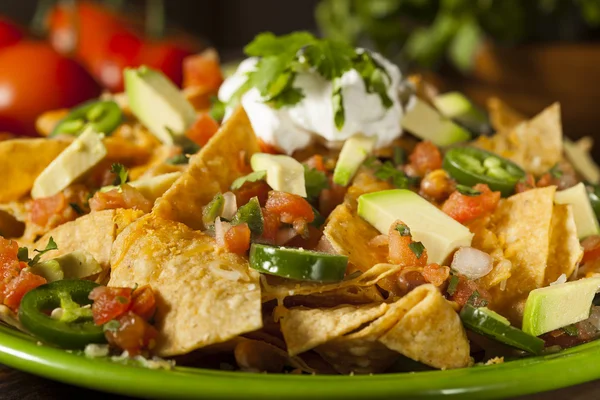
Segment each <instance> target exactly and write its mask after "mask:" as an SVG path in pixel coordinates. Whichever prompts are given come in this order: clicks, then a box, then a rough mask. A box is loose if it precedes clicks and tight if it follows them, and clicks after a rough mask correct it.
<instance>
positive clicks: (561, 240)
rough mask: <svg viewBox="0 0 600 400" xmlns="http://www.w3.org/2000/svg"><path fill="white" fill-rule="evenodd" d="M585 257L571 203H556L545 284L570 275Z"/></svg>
mask: <svg viewBox="0 0 600 400" xmlns="http://www.w3.org/2000/svg"><path fill="white" fill-rule="evenodd" d="M581 257H583V249H582V248H581V245H580V244H579V239H578V237H577V228H576V226H575V218H574V217H573V207H572V206H571V205H570V204H555V205H554V211H553V213H552V225H551V231H550V253H549V254H548V266H547V267H546V276H545V278H544V283H545V285H544V286H547V285H549V284H550V283H552V282H554V281H556V280H557V279H558V277H559V276H561V275H562V274H565V275H566V276H567V278H568V277H570V276H571V275H572V274H573V271H575V268H576V267H577V265H578V264H579V261H580V260H581Z"/></svg>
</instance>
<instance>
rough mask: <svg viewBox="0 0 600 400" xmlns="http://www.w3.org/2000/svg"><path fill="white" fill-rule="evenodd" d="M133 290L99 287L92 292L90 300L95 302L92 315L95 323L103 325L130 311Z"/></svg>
mask: <svg viewBox="0 0 600 400" xmlns="http://www.w3.org/2000/svg"><path fill="white" fill-rule="evenodd" d="M131 292H132V290H131V289H130V288H118V287H107V286H99V287H97V288H95V289H94V290H92V291H91V293H90V296H89V299H90V300H93V301H94V303H93V304H92V313H93V315H94V323H95V324H96V325H102V324H105V323H107V322H108V321H111V320H113V319H117V318H119V317H120V316H121V315H123V314H125V313H126V312H127V311H129V309H130V307H131V298H132V293H131Z"/></svg>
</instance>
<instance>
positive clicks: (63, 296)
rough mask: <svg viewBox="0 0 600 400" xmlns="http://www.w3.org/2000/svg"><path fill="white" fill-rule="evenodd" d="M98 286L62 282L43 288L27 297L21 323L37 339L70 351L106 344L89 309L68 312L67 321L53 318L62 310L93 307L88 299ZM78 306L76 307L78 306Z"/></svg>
mask: <svg viewBox="0 0 600 400" xmlns="http://www.w3.org/2000/svg"><path fill="white" fill-rule="evenodd" d="M96 286H98V285H97V284H96V283H94V282H91V281H83V280H62V281H55V282H52V283H48V284H45V285H42V286H39V287H37V288H35V289H33V290H32V291H30V292H28V293H27V294H26V295H25V296H23V300H21V305H20V306H19V320H20V321H21V323H22V324H23V326H24V327H25V328H26V329H27V330H28V331H29V332H30V333H32V334H33V335H34V336H36V337H38V338H39V339H41V340H42V341H44V342H47V343H50V344H54V345H57V346H60V347H63V348H66V349H81V348H84V347H85V346H86V345H88V344H90V343H105V342H106V339H105V337H104V331H103V327H102V326H97V325H95V324H94V321H93V320H92V318H91V313H88V312H85V311H86V310H88V309H86V308H75V309H67V310H65V311H66V313H65V314H68V315H65V317H64V318H53V317H51V316H50V312H51V311H52V310H54V309H56V308H58V307H65V304H66V305H67V306H68V307H77V306H83V305H88V304H91V303H92V301H91V300H89V299H88V296H89V294H90V292H91V291H92V289H94V288H95V287H96ZM74 302H75V303H76V304H75V303H74Z"/></svg>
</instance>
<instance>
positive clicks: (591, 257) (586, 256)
mask: <svg viewBox="0 0 600 400" xmlns="http://www.w3.org/2000/svg"><path fill="white" fill-rule="evenodd" d="M581 246H583V258H582V259H581V263H582V264H583V263H586V262H588V261H595V260H597V259H599V258H600V235H593V236H588V237H587V238H585V239H584V240H583V241H582V242H581Z"/></svg>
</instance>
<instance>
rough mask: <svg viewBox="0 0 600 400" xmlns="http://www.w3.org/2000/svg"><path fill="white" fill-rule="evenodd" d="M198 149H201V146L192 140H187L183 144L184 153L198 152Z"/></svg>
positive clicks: (182, 150)
mask: <svg viewBox="0 0 600 400" xmlns="http://www.w3.org/2000/svg"><path fill="white" fill-rule="evenodd" d="M198 151H200V146H198V145H197V144H196V143H194V142H192V141H191V140H186V141H185V143H183V145H182V146H181V152H182V153H183V154H188V155H189V154H196V153H197V152H198Z"/></svg>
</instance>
